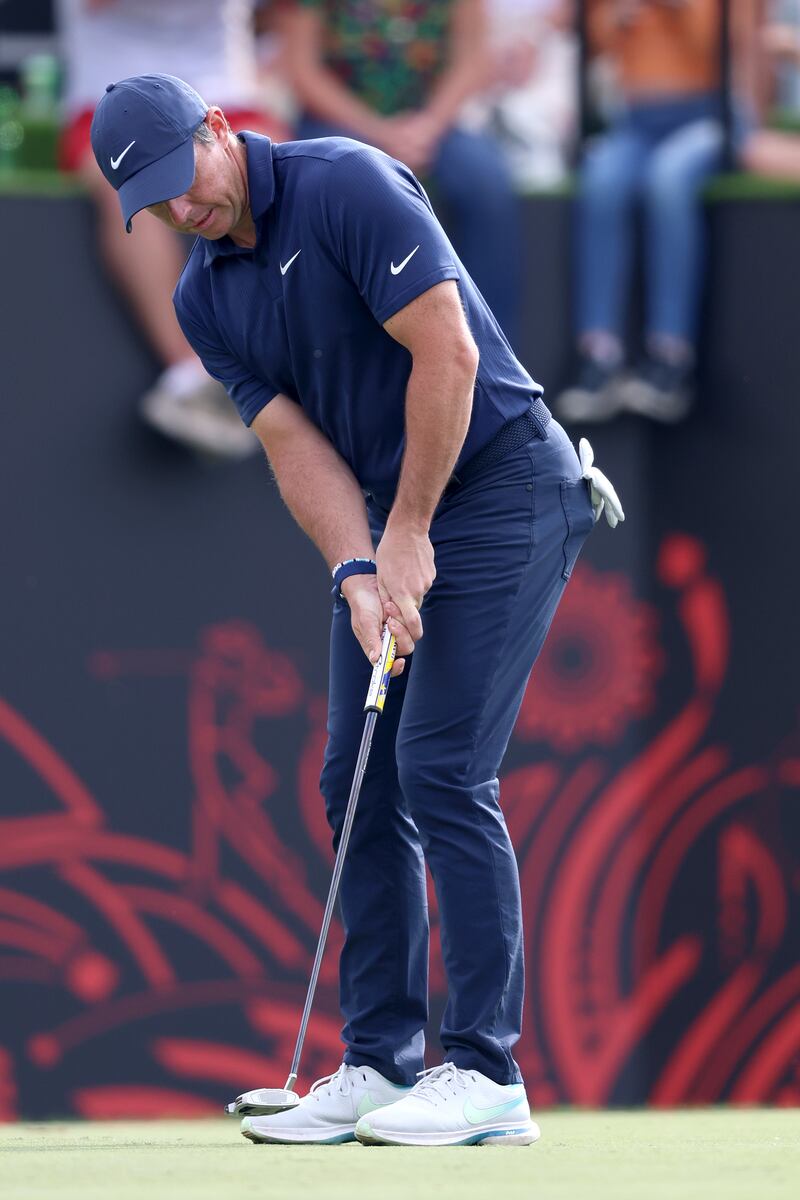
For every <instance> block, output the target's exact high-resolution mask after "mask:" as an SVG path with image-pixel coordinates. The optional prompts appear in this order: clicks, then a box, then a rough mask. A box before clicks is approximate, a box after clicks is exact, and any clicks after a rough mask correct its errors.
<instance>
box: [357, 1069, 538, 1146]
mask: <svg viewBox="0 0 800 1200" xmlns="http://www.w3.org/2000/svg"><path fill="white" fill-rule="evenodd" d="M356 1137H357V1138H358V1140H359V1141H360V1142H363V1143H364V1145H365V1146H380V1145H384V1146H478V1145H479V1146H529V1145H530V1144H531V1143H532V1142H535V1141H538V1139H539V1126H538V1125H537V1124H536V1122H535V1121H532V1120H531V1110H530V1106H529V1105H528V1098H527V1096H526V1095H525V1088H524V1086H523V1084H521V1083H512V1084H508V1085H504V1084H500V1083H494V1082H493V1081H492V1080H491V1079H487V1077H486V1076H485V1075H481V1073H480V1072H479V1071H463V1070H460V1069H459V1068H458V1067H456V1066H455V1064H454V1063H444V1064H443V1065H442V1066H441V1067H433V1068H432V1070H430V1071H422V1072H420V1081H419V1083H418V1084H417V1085H416V1086H415V1087H414V1088H412V1090H411V1091H410V1092H409V1093H408V1095H407V1096H405V1097H404V1098H403V1099H402V1100H398V1101H397V1102H396V1103H394V1104H390V1105H389V1106H388V1107H386V1108H381V1110H380V1111H379V1112H376V1113H374V1114H370V1115H369V1116H365V1117H361V1119H360V1120H359V1122H358V1124H357V1125H356Z"/></svg>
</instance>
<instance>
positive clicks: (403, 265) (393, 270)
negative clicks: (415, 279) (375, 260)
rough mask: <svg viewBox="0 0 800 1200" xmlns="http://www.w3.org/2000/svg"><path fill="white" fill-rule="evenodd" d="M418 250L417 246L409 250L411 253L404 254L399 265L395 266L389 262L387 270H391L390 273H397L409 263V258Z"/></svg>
mask: <svg viewBox="0 0 800 1200" xmlns="http://www.w3.org/2000/svg"><path fill="white" fill-rule="evenodd" d="M418 250H419V246H415V247H414V249H413V250H412V251H411V253H410V254H408V255H406V257H405V258H404V259H403V261H402V262H401V263H400V266H399V267H396V266H395V265H394V263H389V270H390V271H391V272H392V274H393V275H399V274H400V272H401V271H402V269H403V267H405V266H407V265H408V264H409V262H410V261H411V259H412V258H413V257H414V255H415V254H416V253H417V251H418Z"/></svg>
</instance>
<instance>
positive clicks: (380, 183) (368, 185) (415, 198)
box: [322, 147, 459, 324]
mask: <svg viewBox="0 0 800 1200" xmlns="http://www.w3.org/2000/svg"><path fill="white" fill-rule="evenodd" d="M322 204H323V211H324V215H325V220H326V224H327V229H328V235H329V238H330V242H331V243H332V246H333V249H334V252H335V253H336V254H337V256H338V258H339V261H340V263H341V265H342V267H343V268H344V269H345V270H346V271H347V273H348V274H349V275H350V277H351V279H352V280H353V282H354V283H355V285H356V287H357V288H358V290H359V292H360V294H361V296H362V298H363V299H364V301H365V302H366V304H367V305H368V306H369V308H370V310H371V312H372V314H373V316H374V317H375V320H376V321H378V322H380V324H383V323H384V321H387V320H388V319H389V317H391V316H393V315H394V313H396V312H399V310H400V309H401V308H404V307H405V305H407V304H410V303H411V301H412V300H415V299H416V297H417V296H420V295H422V293H423V292H426V291H428V289H429V288H432V287H433V286H434V285H435V284H437V283H441V282H442V281H443V280H445V279H458V277H459V268H458V260H457V259H456V256H455V253H454V252H453V248H452V246H451V245H450V242H449V241H448V239H447V236H446V234H445V232H444V230H443V229H442V227H441V225H440V224H439V222H438V220H437V219H436V216H435V215H434V212H433V209H432V208H431V205H430V201H429V200H428V197H427V196H426V195H425V192H424V190H423V188H422V185H421V184H420V183H419V181H418V180H417V179H416V178H415V176H414V175H413V174H412V172H411V171H410V170H409V169H408V167H405V166H403V164H402V163H399V162H396V161H395V160H394V159H392V158H389V157H388V155H386V154H383V153H382V152H381V151H379V150H372V149H370V148H368V147H364V148H363V149H355V150H352V151H349V152H348V153H347V154H344V155H342V157H341V158H339V159H337V160H336V162H335V163H334V165H333V169H332V170H331V172H330V173H329V177H328V180H327V182H326V185H325V187H324V189H323V194H322Z"/></svg>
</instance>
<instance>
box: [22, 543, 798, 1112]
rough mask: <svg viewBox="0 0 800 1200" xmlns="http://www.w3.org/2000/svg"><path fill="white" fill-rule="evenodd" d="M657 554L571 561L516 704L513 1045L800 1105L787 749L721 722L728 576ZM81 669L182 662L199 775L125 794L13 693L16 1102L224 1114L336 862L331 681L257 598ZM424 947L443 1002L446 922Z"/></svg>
mask: <svg viewBox="0 0 800 1200" xmlns="http://www.w3.org/2000/svg"><path fill="white" fill-rule="evenodd" d="M655 566H656V572H657V579H658V587H659V596H660V599H659V604H658V608H657V609H656V608H655V607H653V606H652V605H651V604H650V603H648V602H646V601H645V600H643V599H641V598H640V597H638V596H637V595H636V594H635V591H634V588H633V585H632V583H631V581H630V580H629V579H628V578H627V577H625V576H624V575H621V574H618V573H615V572H604V571H598V570H595V569H594V568H592V567H590V566H580V567H579V568H578V569H577V570H576V572H575V575H574V578H573V580H572V582H571V584H570V585H569V587H568V588H567V591H566V594H565V598H564V601H563V604H562V607H561V610H560V612H559V614H558V616H557V618H556V621H555V623H554V626H553V629H552V631H551V634H550V637H549V640H548V642H547V644H546V646H545V649H544V651H543V653H542V655H541V658H540V661H539V663H538V664H537V667H536V669H535V672H534V676H533V679H532V682H531V684H530V686H529V689H528V694H527V696H526V698H525V701H524V703H523V707H522V711H521V713H520V719H519V723H518V727H517V731H516V734H515V738H514V743H513V746H512V754H511V756H510V762H513V765H512V766H510V767H509V769H508V770H507V772H506V774H505V777H504V780H503V804H504V809H505V812H506V815H507V820H508V825H509V828H510V831H511V835H512V838H513V841H514V844H515V846H516V849H517V853H518V857H519V862H520V872H521V879H522V888H523V901H524V907H525V920H526V939H527V964H528V981H529V982H528V992H527V1001H526V1017H525V1028H524V1034H523V1038H522V1041H521V1042H520V1045H519V1047H518V1057H519V1061H520V1065H521V1067H522V1069H523V1071H524V1073H525V1076H526V1081H527V1083H528V1087H529V1092H530V1094H531V1096H532V1098H533V1099H534V1100H535V1102H536V1103H538V1104H550V1103H563V1102H576V1103H580V1104H603V1103H614V1102H618V1103H622V1102H626V1103H629V1102H635V1101H637V1100H644V1099H647V1100H650V1101H651V1102H653V1103H656V1104H674V1103H680V1102H685V1101H690V1102H702V1103H706V1102H711V1101H717V1100H726V1099H727V1100H733V1101H737V1102H749V1103H778V1104H797V1103H800V1074H799V1073H798V1063H800V967H798V966H797V964H796V954H793V952H792V942H791V932H790V931H791V929H792V925H793V922H794V927H795V928H796V924H797V919H796V909H797V902H798V901H797V893H798V887H799V886H800V877H798V870H797V866H796V864H795V863H793V861H792V856H791V854H789V853H786V848H785V844H784V842H783V840H782V836H781V829H782V820H783V816H782V814H783V813H785V811H786V809H787V800H788V798H789V797H791V796H792V795H794V798H795V801H796V793H797V790H798V787H800V753H798V752H797V750H796V748H793V747H792V746H789V747H788V748H785V747H784V748H781V747H778V748H776V749H775V752H774V754H773V755H772V756H771V757H770V758H769V761H767V762H759V763H747V762H744V763H743V762H740V761H739V759H738V756H737V753H736V747H735V746H728V745H724V744H719V743H718V742H717V741H716V740H715V738H714V736H713V722H714V719H715V714H716V711H717V708H718V705H719V702H720V698H721V696H722V695H723V693H724V688H725V683H726V678H727V673H728V669H729V657H730V640H731V633H730V629H729V621H728V612H727V608H726V602H725V596H724V593H723V589H722V587H721V586H720V584H719V582H718V581H717V580H716V579H715V578H714V577H713V574H712V573H711V572H710V570H709V568H708V564H707V562H706V555H705V551H704V549H703V547H702V546H701V545H700V544H699V543H697V542H696V541H695V540H693V539H691V538H689V537H687V536H684V535H678V534H675V535H672V536H670V537H669V538H667V539H666V540H665V541H664V543H663V544H662V546H661V548H660V552H659V556H658V561H657V563H656V564H655ZM667 626H669V629H668V628H667ZM668 640H669V642H670V645H671V646H672V645H673V643H674V645H675V646H677V647H678V649H677V650H674V649H671V651H670V653H668V652H667V649H666V646H667V642H668ZM678 661H680V662H685V664H687V665H686V670H685V676H686V682H685V687H684V688H683V695H682V699H681V701H680V703H678V704H672V705H666V704H665V703H664V702H663V700H662V689H663V688H664V686H665V684H666V682H667V681H669V680H670V678H671V674H672V673H673V672H675V671H676V670H678V667H677V666H676V663H677V662H678ZM88 670H89V672H90V675H91V678H92V680H93V686H94V687H96V688H97V689H101V690H102V689H104V688H109V687H112V686H113V685H114V684H115V682H118V681H125V680H131V679H134V678H135V679H138V680H140V681H144V682H143V687H144V683H146V688H153V689H158V688H159V687H161V686H164V681H165V680H169V681H171V683H172V684H174V683H175V681H179V682H180V681H183V682H184V683H185V696H186V704H185V709H182V710H181V711H175V712H174V714H173V717H172V719H171V724H170V728H169V731H168V733H169V739H170V744H171V745H172V746H173V747H177V749H178V750H180V749H181V745H182V744H183V742H185V754H184V753H183V752H182V751H181V758H182V761H183V762H184V765H185V772H186V776H185V787H184V789H183V791H180V790H179V789H178V791H179V794H174V795H173V794H170V795H166V794H161V792H160V791H157V793H156V794H152V795H148V796H145V797H142V801H141V807H140V810H138V811H136V812H131V811H122V810H121V809H120V808H118V807H116V806H115V800H114V797H113V796H110V797H109V796H105V795H101V794H99V792H95V791H93V790H90V788H89V786H88V785H87V783H85V782H84V781H83V780H82V779H81V778H80V776H79V774H78V772H77V771H76V770H75V769H74V768H73V766H71V765H70V764H69V763H68V762H66V761H65V758H64V757H63V756H62V755H61V754H60V753H59V752H58V750H57V749H56V748H55V746H54V744H53V742H52V741H51V740H50V738H49V737H48V736H45V733H44V732H41V731H37V730H36V729H34V728H33V726H32V725H31V723H30V722H29V721H27V720H26V719H25V717H24V715H22V714H21V713H20V712H18V711H16V710H15V709H14V708H13V707H12V706H11V705H10V704H8V703H6V702H2V701H0V738H1V739H2V741H3V743H4V744H5V753H7V754H10V755H12V756H13V758H14V760H15V763H16V766H17V768H18V769H17V770H16V771H15V776H14V778H15V780H18V781H19V782H18V783H17V784H16V785H15V787H16V791H12V793H11V794H10V795H8V796H7V797H6V800H5V802H4V805H3V813H4V815H3V817H2V819H0V982H1V983H2V987H3V990H4V993H5V994H6V995H8V996H11V997H12V1004H13V1005H14V1011H15V1013H16V1014H17V1020H16V1023H15V1024H14V1027H13V1029H11V1028H8V1027H4V1031H3V1032H0V1119H13V1118H14V1117H15V1116H16V1115H18V1114H19V1113H24V1114H25V1115H47V1114H46V1113H44V1112H42V1096H47V1097H48V1100H47V1104H48V1105H49V1107H48V1112H51V1113H65V1112H73V1113H76V1114H80V1115H83V1116H90V1117H106V1116H155V1115H161V1114H167V1113H169V1114H184V1115H195V1114H197V1115H203V1114H207V1113H217V1112H219V1111H220V1104H221V1103H222V1102H223V1101H224V1100H226V1099H228V1098H229V1096H230V1094H233V1093H234V1092H235V1091H237V1090H240V1089H242V1088H245V1087H254V1086H263V1085H264V1084H270V1085H274V1084H275V1081H276V1080H277V1081H278V1082H282V1079H283V1077H284V1076H285V1074H286V1071H287V1069H288V1063H289V1060H290V1058H291V1052H292V1049H293V1045H294V1039H295V1036H296V1030H297V1022H298V1018H299V1011H300V1007H301V1004H302V1000H303V996H304V992H305V984H306V980H307V975H308V971H309V968H310V964H311V958H312V955H313V950H314V946H315V942H316V937H317V932H318V929H319V924H320V920H321V916H322V906H323V900H324V896H325V891H326V888H327V882H328V874H329V870H330V864H331V861H332V854H331V850H330V838H329V831H328V828H327V825H326V823H325V817H324V811H323V805H322V802H321V799H320V797H319V793H318V774H319V767H320V764H321V757H322V749H323V745H324V736H325V703H324V698H323V697H321V696H320V695H319V694H317V693H315V692H314V691H313V690H312V689H310V688H309V687H308V686H307V685H306V683H305V682H304V679H303V676H302V669H301V666H300V665H299V664H298V663H295V662H294V661H292V660H291V659H290V658H289V657H287V656H286V655H285V654H282V653H279V652H277V651H275V650H273V649H270V647H269V646H268V645H267V644H266V643H265V641H264V638H263V635H262V634H261V632H260V631H259V630H258V629H256V628H255V627H253V626H252V625H249V624H247V623H243V622H240V621H230V622H223V623H220V624H217V625H214V626H212V627H210V628H207V629H206V630H205V632H204V634H203V637H202V639H201V641H200V644H199V645H198V647H197V648H196V649H195V650H191V649H189V650H180V649H179V650H157V649H153V650H148V651H125V650H122V649H102V650H97V651H96V652H95V653H94V654H93V655H92V657H91V660H90V662H89V663H88ZM673 682H674V681H673ZM146 688H145V690H143V691H142V693H141V695H142V697H143V698H144V697H146V696H147V690H146ZM670 694H671V695H674V694H676V689H675V687H674V686H673V687H672V688H671V691H670ZM142 703H146V700H145V699H143V700H142ZM53 740H55V739H53ZM179 740H180V744H179ZM121 744H124V745H125V746H128V745H129V744H130V743H128V742H121ZM621 747H624V753H623V751H622V750H621ZM141 753H142V754H146V753H147V750H146V749H142V750H141ZM130 767H131V764H130V763H128V764H127V765H126V762H125V761H124V758H121V759H120V760H119V761H118V770H119V771H120V772H123V773H124V772H125V771H126V769H130ZM152 770H153V778H154V779H157V776H158V762H157V760H155V759H154V761H153V763H152ZM167 810H169V813H170V822H169V827H170V830H171V831H172V832H171V833H170V836H169V837H167V836H165V835H164V834H163V832H162V823H163V822H162V817H165V815H166V813H167ZM176 812H177V813H178V814H179V819H178V822H177V824H178V827H179V828H178V833H177V835H176V834H175V833H174V828H175V825H176V820H175V813H176ZM795 822H796V816H795ZM434 915H435V914H434ZM340 945H341V929H340V927H339V926H338V924H337V923H336V922H334V927H333V930H332V936H331V939H330V943H329V948H328V953H327V955H326V959H325V963H324V966H323V972H322V977H321V987H320V992H319V1001H318V1004H317V1007H316V1010H315V1012H314V1014H313V1016H312V1020H311V1025H310V1029H309V1038H308V1041H307V1046H306V1051H305V1057H304V1061H303V1077H302V1079H301V1084H305V1085H307V1084H308V1083H309V1082H310V1081H311V1080H312V1079H313V1078H315V1077H317V1076H318V1075H322V1074H326V1073H328V1072H329V1071H331V1070H333V1069H335V1066H336V1064H337V1063H338V1061H339V1060H340V1055H341V1044H340V1041H339V1029H340V1019H339V1016H338V1010H337V1001H336V994H337V986H336V985H337V957H338V949H339V946H340ZM432 953H433V963H432V975H431V987H432V993H433V999H434V1001H435V1002H439V1003H440V1002H441V999H442V997H443V994H444V989H445V981H444V974H443V970H442V967H441V960H440V956H439V951H438V944H437V939H436V934H435V932H434V947H433V951H432ZM14 997H19V998H21V1000H20V1002H19V1003H17V1001H16V1000H15V999H14Z"/></svg>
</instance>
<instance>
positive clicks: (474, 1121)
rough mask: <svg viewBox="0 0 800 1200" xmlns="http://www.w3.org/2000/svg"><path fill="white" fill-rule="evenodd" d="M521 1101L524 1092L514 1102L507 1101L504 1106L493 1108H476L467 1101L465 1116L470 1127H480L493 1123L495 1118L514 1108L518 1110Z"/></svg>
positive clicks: (494, 1106)
mask: <svg viewBox="0 0 800 1200" xmlns="http://www.w3.org/2000/svg"><path fill="white" fill-rule="evenodd" d="M521 1099H522V1092H520V1093H519V1094H518V1095H517V1096H515V1097H514V1099H513V1100H507V1101H506V1102H505V1103H504V1104H494V1105H493V1106H492V1107H491V1108H476V1107H475V1105H474V1104H473V1103H472V1101H471V1100H465V1102H464V1116H465V1117H466V1119H467V1120H468V1121H469V1123H470V1125H480V1124H481V1123H482V1122H483V1121H493V1120H494V1119H495V1117H502V1115H503V1113H507V1112H510V1111H511V1109H512V1108H516V1106H517V1105H518V1104H519V1102H520V1100H521Z"/></svg>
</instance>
